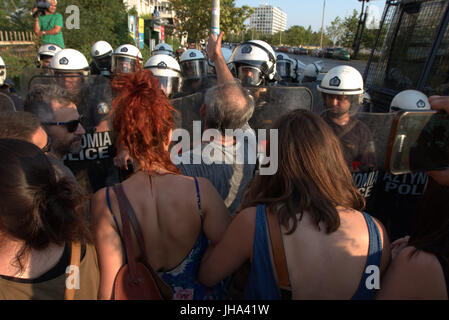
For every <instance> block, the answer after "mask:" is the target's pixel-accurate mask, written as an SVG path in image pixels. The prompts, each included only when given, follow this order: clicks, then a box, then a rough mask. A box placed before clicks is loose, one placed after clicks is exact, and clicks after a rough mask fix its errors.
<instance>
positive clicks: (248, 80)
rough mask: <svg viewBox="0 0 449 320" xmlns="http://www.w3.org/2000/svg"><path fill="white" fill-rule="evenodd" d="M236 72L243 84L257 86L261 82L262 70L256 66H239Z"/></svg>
mask: <svg viewBox="0 0 449 320" xmlns="http://www.w3.org/2000/svg"><path fill="white" fill-rule="evenodd" d="M237 73H238V78H239V79H240V81H241V82H242V85H243V86H258V85H260V83H261V82H262V72H261V71H260V70H259V69H258V68H255V67H251V66H240V67H239V68H238V71H237Z"/></svg>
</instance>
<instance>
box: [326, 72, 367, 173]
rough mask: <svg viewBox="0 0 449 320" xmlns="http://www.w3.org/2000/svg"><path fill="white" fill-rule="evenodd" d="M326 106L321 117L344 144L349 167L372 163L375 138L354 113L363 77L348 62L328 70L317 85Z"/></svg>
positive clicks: (361, 90)
mask: <svg viewBox="0 0 449 320" xmlns="http://www.w3.org/2000/svg"><path fill="white" fill-rule="evenodd" d="M317 89H318V91H320V92H321V94H322V96H323V102H324V106H325V108H326V110H325V113H324V119H325V120H326V122H327V123H328V124H329V125H330V126H331V127H332V128H333V129H334V132H335V133H336V134H337V136H338V137H339V138H340V141H341V142H342V145H343V151H344V155H345V160H346V162H347V164H348V167H349V168H350V169H351V170H358V169H359V167H360V168H361V169H364V168H369V167H375V152H374V151H375V150H374V149H375V147H374V140H373V137H372V134H371V132H370V130H369V128H368V127H367V126H366V125H365V124H364V123H363V122H361V121H359V120H357V119H355V118H354V117H353V116H354V115H355V114H356V113H357V112H358V111H359V109H360V104H361V101H362V98H363V91H364V90H363V79H362V75H361V74H360V72H358V71H357V70H356V69H355V68H353V67H350V66H337V67H334V68H332V69H331V70H329V72H327V74H326V75H325V76H324V78H323V80H322V82H321V84H319V85H318V86H317Z"/></svg>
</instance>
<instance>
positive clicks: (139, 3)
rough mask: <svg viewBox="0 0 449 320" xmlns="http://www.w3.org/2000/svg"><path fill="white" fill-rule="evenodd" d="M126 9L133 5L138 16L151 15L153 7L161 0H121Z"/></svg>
mask: <svg viewBox="0 0 449 320" xmlns="http://www.w3.org/2000/svg"><path fill="white" fill-rule="evenodd" d="M123 3H124V4H125V5H126V8H127V9H131V8H132V7H135V8H136V10H137V14H138V16H145V15H151V14H152V13H153V12H154V8H155V7H156V6H158V5H160V3H161V0H123Z"/></svg>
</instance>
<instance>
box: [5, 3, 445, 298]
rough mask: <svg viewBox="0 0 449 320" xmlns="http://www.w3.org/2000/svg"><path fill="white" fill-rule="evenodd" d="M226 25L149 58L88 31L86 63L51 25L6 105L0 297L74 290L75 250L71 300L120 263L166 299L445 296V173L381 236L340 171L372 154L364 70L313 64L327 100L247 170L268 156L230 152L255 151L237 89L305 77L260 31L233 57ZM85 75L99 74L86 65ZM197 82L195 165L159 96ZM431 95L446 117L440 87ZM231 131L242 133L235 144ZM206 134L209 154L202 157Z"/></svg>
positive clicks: (104, 291)
mask: <svg viewBox="0 0 449 320" xmlns="http://www.w3.org/2000/svg"><path fill="white" fill-rule="evenodd" d="M55 4H56V1H52V6H51V7H50V8H51V9H50V11H49V15H51V13H52V12H54V9H55ZM51 10H53V11H51ZM44 17H45V16H44ZM46 19H49V18H45V19H42V18H37V17H36V25H35V31H36V32H37V33H40V34H41V35H43V36H44V37H45V36H49V35H53V34H54V35H58V34H59V32H60V29H59V28H57V27H54V28H52V29H49V31H47V32H46V33H43V31H41V30H42V28H43V26H44V24H43V23H44V22H45V21H46ZM52 21H53V20H52ZM56 25H57V23H56ZM61 37H62V35H61ZM222 38H223V33H221V34H220V35H219V36H218V37H217V36H215V35H211V36H210V37H209V41H208V43H207V47H206V50H205V52H201V51H199V50H196V49H189V50H187V51H185V52H184V53H183V54H182V55H181V56H180V57H178V58H176V57H175V53H174V51H173V49H172V48H171V47H170V46H169V45H167V44H162V45H159V46H158V47H157V48H155V50H154V51H153V56H152V57H151V58H150V60H149V61H147V63H145V64H143V61H142V55H141V53H140V51H139V50H138V48H136V47H135V46H133V45H129V44H126V45H122V46H120V47H118V48H117V49H116V50H113V48H112V47H111V46H110V45H109V44H108V43H106V42H104V41H99V42H97V43H96V44H94V45H93V47H92V56H91V58H92V63H91V64H90V66H89V64H88V61H87V59H86V58H85V57H84V56H83V55H82V54H81V53H80V52H79V51H77V50H74V49H64V44H63V42H62V44H61V43H59V42H57V43H55V42H51V41H52V39H51V38H44V40H45V39H46V40H48V41H50V43H44V44H43V46H42V47H41V48H40V50H39V53H38V61H39V74H40V75H41V78H40V81H37V82H35V83H31V84H30V86H29V88H28V92H27V95H26V98H25V99H24V100H25V101H24V104H23V105H21V104H20V107H19V104H18V103H17V102H16V103H14V101H13V99H11V101H13V102H12V104H11V106H14V107H4V106H3V105H2V106H0V110H1V112H0V149H1V151H0V152H1V154H2V155H3V162H2V163H3V164H2V166H1V167H0V171H1V172H0V177H1V179H0V191H1V192H0V207H1V208H2V209H1V210H0V298H1V299H64V298H67V290H68V288H67V279H68V278H69V277H70V275H68V274H67V273H66V272H67V270H66V268H67V267H68V266H71V265H73V264H72V262H73V260H72V258H73V257H75V259H76V257H77V256H76V254H75V253H77V252H78V253H79V257H78V265H79V272H80V275H81V276H80V279H81V282H80V283H79V286H78V287H77V288H76V290H75V299H112V298H114V295H113V287H114V281H115V278H116V275H117V273H118V271H119V269H120V268H121V267H122V266H123V265H124V264H125V263H127V261H129V260H130V259H133V260H136V261H137V260H139V261H142V262H144V263H145V264H147V265H151V266H152V268H153V269H154V270H156V271H157V272H158V274H159V276H160V277H161V279H162V280H163V281H164V282H165V283H166V284H167V285H168V286H169V287H170V288H171V290H172V292H173V299H186V300H192V299H195V300H205V299H215V300H223V299H239V298H244V299H266V300H272V299H374V298H378V299H448V292H449V260H448V258H449V214H448V213H449V207H448V202H447V201H446V200H447V195H448V188H449V169H446V170H441V171H429V172H427V173H428V175H429V178H428V180H427V183H426V187H425V191H424V194H423V195H420V196H419V197H418V198H417V199H415V200H416V203H417V205H416V208H417V210H416V214H415V215H414V216H413V218H414V221H415V224H413V225H412V226H411V227H410V229H406V230H404V232H407V234H401V236H406V235H407V236H406V237H402V238H400V237H396V236H395V237H393V238H392V237H391V233H390V231H391V229H390V228H389V227H388V226H387V227H386V226H385V225H384V224H385V221H387V220H384V221H382V220H383V219H381V218H377V217H376V215H375V213H371V212H365V210H366V203H367V200H366V199H365V197H364V195H362V193H361V192H360V191H359V189H358V186H356V185H355V184H354V180H353V176H352V175H351V174H352V173H354V172H361V171H365V170H371V169H373V168H375V167H376V151H377V150H376V148H375V142H374V139H373V136H372V134H371V132H370V130H369V128H368V127H367V126H366V125H365V124H364V123H363V122H361V121H360V120H358V119H357V118H356V117H355V115H356V114H357V112H358V111H359V109H360V103H361V101H362V96H363V80H362V78H361V75H360V74H359V72H358V71H357V70H355V69H354V68H351V67H349V66H341V67H336V68H334V69H332V70H329V71H328V73H327V74H326V75H325V76H324V78H323V79H322V80H321V81H320V82H317V76H318V74H319V70H320V69H321V67H320V66H319V64H318V65H315V66H314V68H313V70H312V71H314V72H315V71H317V70H318V72H316V73H313V72H309V73H307V75H306V78H305V82H307V83H308V84H310V82H312V83H313V85H314V88H316V90H317V92H319V93H320V94H321V95H322V103H323V109H324V110H325V111H324V112H322V113H321V114H317V113H316V112H312V111H309V110H304V109H301V108H299V109H296V110H292V111H288V112H285V113H283V114H278V117H277V118H276V119H275V121H274V122H273V124H272V125H271V129H274V130H276V131H277V133H278V134H277V140H276V141H273V140H272V138H271V136H270V138H268V140H267V141H266V145H265V147H266V149H267V150H271V148H270V146H271V145H272V144H274V143H276V145H277V149H276V150H274V152H276V153H277V162H278V167H277V170H276V172H275V173H274V174H272V175H261V174H258V169H260V168H261V167H263V166H266V165H267V163H264V162H263V161H262V160H260V161H261V163H251V162H250V161H249V160H248V159H246V158H245V159H244V161H243V163H239V162H236V161H235V159H236V157H237V155H236V153H237V152H239V150H240V149H243V150H254V151H256V149H257V148H258V146H257V145H254V144H253V142H254V141H256V135H255V131H254V129H257V128H252V127H251V126H250V124H249V123H250V122H251V118H252V117H253V115H254V113H255V112H256V111H257V109H258V108H259V107H260V104H258V102H257V101H255V100H256V99H255V97H254V95H251V93H250V90H247V88H251V87H252V88H254V87H260V86H268V87H269V86H277V85H281V86H282V85H283V86H285V85H288V86H300V85H301V80H298V79H300V78H301V77H298V75H297V74H296V72H295V70H296V69H297V68H298V65H299V64H298V62H296V64H295V61H287V58H285V57H284V58H282V59H281V58H278V59H279V60H285V61H283V63H279V68H277V66H276V59H277V57H276V53H275V52H274V51H273V50H272V48H271V47H270V46H269V45H268V44H266V43H263V42H262V41H249V42H246V43H243V44H241V45H240V46H238V47H237V48H236V49H235V50H234V53H233V54H232V55H230V56H227V54H224V53H225V52H226V50H222V49H223V48H222ZM58 39H59V38H58ZM58 41H59V40H58ZM225 55H226V56H227V57H225ZM253 55H254V56H255V58H254V59H253V58H252V57H253ZM206 57H207V58H206ZM261 57H262V58H261ZM1 67H2V66H1V65H0V71H1V70H2V69H1ZM309 69H310V68H309ZM309 69H308V70H309ZM89 70H91V73H92V74H96V75H97V76H96V77H94V78H88V77H86V75H87V74H88V72H89ZM286 70H288V72H287V71H286ZM309 71H310V70H309ZM303 76H304V75H303ZM5 79H6V76H5V77H3V78H2V77H0V80H1V81H2V82H1V83H0V85H1V86H5ZM348 79H350V80H348ZM314 81H315V82H314ZM10 89H11V86H10V85H9V86H8V88H7V90H8V91H7V94H8V95H9V96H10V97H13V96H14V97H15V98H17V96H16V95H14V93H13V91H12V90H10ZM198 92H201V93H202V94H203V96H204V99H203V101H202V103H201V105H200V106H198V108H199V110H195V111H194V112H197V113H198V114H199V115H200V117H201V119H202V120H203V124H204V127H203V129H204V131H206V130H211V129H212V130H215V132H217V135H215V136H213V137H210V139H209V138H208V139H206V140H204V141H201V142H200V144H199V145H196V146H192V147H191V149H190V150H179V155H180V157H182V158H184V159H188V160H189V161H187V163H180V164H176V165H175V164H174V163H173V162H172V158H171V152H170V151H171V148H172V144H171V142H172V133H173V130H175V129H176V121H177V116H178V112H177V111H176V109H175V108H174V107H173V105H172V103H171V101H172V100H170V99H172V98H177V97H182V96H183V95H188V94H191V93H198ZM108 99H111V101H112V103H110V105H109V104H108V103H106V102H105V101H108ZM3 101H6V100H1V101H0V103H2V104H6V103H7V102H8V103H10V102H9V100H8V101H7V102H3ZM428 101H429V108H430V107H431V108H432V109H435V110H440V111H441V112H446V113H449V97H438V96H434V97H430V98H429V100H428ZM91 106H93V107H91ZM298 107H299V106H298ZM22 110H24V111H22ZM83 116H86V117H87V119H83ZM228 129H232V130H237V129H240V130H241V131H242V132H243V134H245V135H246V136H247V138H248V139H245V140H243V141H244V142H243V143H242V145H239V143H240V142H239V141H237V140H236V138H235V136H233V135H229V133H228ZM109 132H113V136H112V138H110V136H109ZM102 134H103V135H102ZM100 136H101V137H102V139H104V141H108V142H107V143H106V142H105V145H107V147H105V148H106V149H101V152H103V153H106V152H108V150H111V157H109V158H106V157H105V159H102V158H101V156H100V153H101V152H100V151H98V154H97V156H98V157H97V158H95V159H93V158H92V161H90V162H89V167H88V168H86V170H84V171H83V170H79V169H80V166H82V165H81V164H80V163H81V161H80V162H79V163H76V164H75V165H73V163H71V162H70V161H69V160H70V159H71V158H70V157H73V155H76V154H82V153H83V151H82V150H83V148H86V146H88V145H90V144H94V142H93V141H94V139H100V138H99V137H100ZM109 139H110V140H111V141H109ZM95 141H97V140H95ZM97 142H98V141H97ZM211 147H213V148H214V150H219V151H218V153H219V154H217V153H215V154H214V155H213V156H210V157H209V158H207V157H204V153H205V152H204V151H205V150H207V149H208V148H209V149H210V148H211ZM109 148H110V149H109ZM91 156H92V153H91V152H86V153H85V157H86V158H89V157H91ZM196 158H199V159H200V161H199V162H195V161H194V160H195V159H196ZM89 159H90V158H89ZM84 160H86V159H84ZM131 167H132V169H131ZM126 170H128V172H125V171H126ZM125 173H126V174H125ZM93 180H95V181H93ZM99 181H100V182H99ZM94 182H95V183H94ZM118 183H120V184H121V186H122V188H123V191H124V194H125V197H126V198H127V199H128V201H129V203H130V207H131V209H132V210H133V212H134V214H135V217H136V223H137V224H138V226H139V227H140V229H141V230H142V239H140V237H138V236H137V235H135V236H133V237H132V242H133V243H134V247H135V248H138V250H136V251H135V252H133V253H132V252H127V250H126V248H125V247H124V245H123V234H122V231H123V228H124V226H123V221H122V218H121V214H120V206H119V202H118V195H117V193H116V189H115V188H114V186H115V185H116V184H118ZM87 185H88V187H86V186H87ZM390 214H392V213H391V212H390ZM411 216H412V214H411V213H410V217H409V218H410V219H411ZM404 223H405V222H404ZM398 238H399V239H398ZM392 240H396V241H394V242H392V243H391V242H390V241H392ZM142 241H143V243H142ZM132 254H134V256H132Z"/></svg>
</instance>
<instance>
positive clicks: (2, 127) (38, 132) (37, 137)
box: [0, 111, 51, 153]
mask: <svg viewBox="0 0 449 320" xmlns="http://www.w3.org/2000/svg"><path fill="white" fill-rule="evenodd" d="M0 138H9V139H19V140H24V141H28V142H31V143H34V144H35V145H36V146H37V147H39V148H40V149H41V150H42V152H44V153H48V152H49V151H50V148H51V139H50V137H49V136H48V135H47V133H46V132H45V130H44V129H43V128H42V126H41V122H40V121H39V118H37V117H36V116H35V115H33V114H31V113H29V112H22V111H18V112H0Z"/></svg>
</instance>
